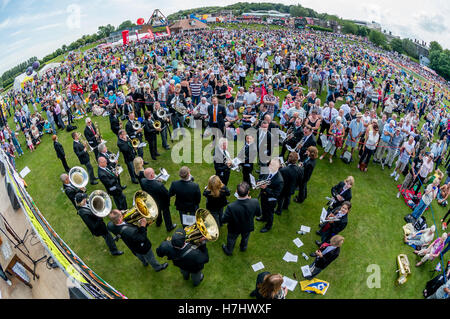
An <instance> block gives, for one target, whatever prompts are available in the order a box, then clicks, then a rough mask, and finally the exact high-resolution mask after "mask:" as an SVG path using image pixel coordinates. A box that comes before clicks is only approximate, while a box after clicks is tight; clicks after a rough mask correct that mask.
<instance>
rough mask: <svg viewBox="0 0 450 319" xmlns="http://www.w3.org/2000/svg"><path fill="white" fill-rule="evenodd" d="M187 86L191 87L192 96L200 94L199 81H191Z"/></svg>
mask: <svg viewBox="0 0 450 319" xmlns="http://www.w3.org/2000/svg"><path fill="white" fill-rule="evenodd" d="M189 87H190V88H191V93H192V96H200V91H201V88H202V84H201V83H200V82H197V83H194V82H192V83H190V84H189Z"/></svg>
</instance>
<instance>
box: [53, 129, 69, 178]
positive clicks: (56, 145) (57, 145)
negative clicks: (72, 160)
mask: <svg viewBox="0 0 450 319" xmlns="http://www.w3.org/2000/svg"><path fill="white" fill-rule="evenodd" d="M52 140H53V147H54V148H55V151H56V156H57V157H58V158H59V159H60V160H61V162H62V164H63V166H64V170H65V171H66V173H69V171H70V167H69V165H67V161H66V154H65V153H64V148H63V146H62V145H61V143H59V142H58V136H56V135H53V136H52Z"/></svg>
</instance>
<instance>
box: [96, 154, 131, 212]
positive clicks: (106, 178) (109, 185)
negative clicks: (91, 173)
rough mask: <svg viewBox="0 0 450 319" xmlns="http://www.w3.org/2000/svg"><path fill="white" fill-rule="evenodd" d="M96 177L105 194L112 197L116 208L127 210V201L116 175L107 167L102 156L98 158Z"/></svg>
mask: <svg viewBox="0 0 450 319" xmlns="http://www.w3.org/2000/svg"><path fill="white" fill-rule="evenodd" d="M98 177H99V178H100V181H101V182H102V184H103V185H104V186H105V189H106V192H107V193H108V194H109V195H111V196H112V197H113V199H114V203H116V207H117V208H118V209H120V210H125V209H127V199H126V197H125V195H124V194H123V193H122V187H121V186H120V184H119V180H118V179H117V175H116V174H115V173H114V172H113V171H111V170H110V169H109V168H108V167H107V161H106V158H104V157H102V156H100V157H99V158H98Z"/></svg>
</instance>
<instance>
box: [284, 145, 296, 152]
mask: <svg viewBox="0 0 450 319" xmlns="http://www.w3.org/2000/svg"><path fill="white" fill-rule="evenodd" d="M286 149H287V150H288V151H289V152H295V149H294V148H292V147H290V146H289V145H287V144H286Z"/></svg>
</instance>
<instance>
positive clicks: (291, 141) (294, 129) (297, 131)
mask: <svg viewBox="0 0 450 319" xmlns="http://www.w3.org/2000/svg"><path fill="white" fill-rule="evenodd" d="M288 133H289V134H288ZM287 134H288V135H286V139H285V140H284V141H283V143H282V147H281V154H280V156H281V157H283V159H284V154H285V153H286V151H287V147H286V146H289V147H291V148H295V146H297V144H298V142H300V141H301V140H302V137H303V127H302V119H301V118H299V117H298V118H297V119H296V120H295V122H294V123H293V124H292V125H291V127H290V128H289V129H288V131H287ZM289 135H290V136H289Z"/></svg>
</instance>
